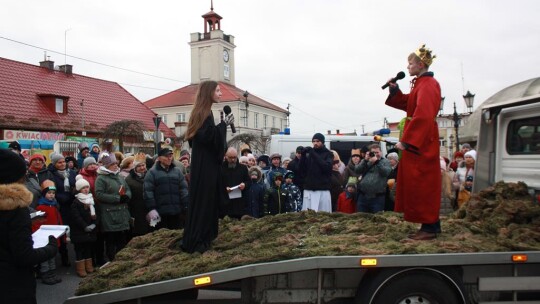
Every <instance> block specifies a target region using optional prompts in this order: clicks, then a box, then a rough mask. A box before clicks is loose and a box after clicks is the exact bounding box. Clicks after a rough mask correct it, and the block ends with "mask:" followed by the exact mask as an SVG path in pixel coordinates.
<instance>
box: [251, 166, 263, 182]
mask: <svg viewBox="0 0 540 304" xmlns="http://www.w3.org/2000/svg"><path fill="white" fill-rule="evenodd" d="M253 171H255V172H257V182H260V181H261V180H262V171H261V168H259V167H258V166H253V167H250V168H249V169H248V173H249V176H250V177H249V178H251V173H252V172H253Z"/></svg>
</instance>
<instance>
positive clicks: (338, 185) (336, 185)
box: [330, 170, 343, 212]
mask: <svg viewBox="0 0 540 304" xmlns="http://www.w3.org/2000/svg"><path fill="white" fill-rule="evenodd" d="M330 182H331V188H330V199H331V201H332V212H335V211H336V208H337V200H338V197H339V195H340V194H341V192H343V177H342V176H341V173H339V171H334V170H332V176H331V177H330Z"/></svg>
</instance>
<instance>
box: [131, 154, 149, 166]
mask: <svg viewBox="0 0 540 304" xmlns="http://www.w3.org/2000/svg"><path fill="white" fill-rule="evenodd" d="M140 164H146V154H144V153H143V152H139V153H137V154H135V160H134V161H133V168H137V166H138V165H140Z"/></svg>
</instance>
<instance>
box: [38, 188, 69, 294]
mask: <svg viewBox="0 0 540 304" xmlns="http://www.w3.org/2000/svg"><path fill="white" fill-rule="evenodd" d="M41 194H42V196H41V198H40V199H39V200H38V205H37V207H36V210H39V211H44V212H45V213H46V218H45V220H44V221H42V222H40V223H39V224H38V225H39V226H38V227H35V228H37V229H39V227H41V225H63V222H62V217H61V216H60V211H59V210H58V208H59V205H58V202H57V201H56V198H55V195H56V187H55V186H54V182H53V181H51V180H48V179H47V180H44V181H43V183H41ZM37 229H36V230H37ZM55 270H56V259H55V258H52V259H50V260H47V261H45V262H43V263H41V264H40V273H41V282H43V284H47V285H54V284H57V283H60V282H62V279H60V278H59V277H57V276H56V271H55Z"/></svg>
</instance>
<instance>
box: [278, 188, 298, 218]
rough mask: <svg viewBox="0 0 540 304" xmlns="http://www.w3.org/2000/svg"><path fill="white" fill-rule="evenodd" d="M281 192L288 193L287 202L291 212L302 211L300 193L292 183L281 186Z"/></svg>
mask: <svg viewBox="0 0 540 304" xmlns="http://www.w3.org/2000/svg"><path fill="white" fill-rule="evenodd" d="M281 187H282V188H283V190H285V191H287V192H288V193H289V202H290V203H291V207H292V211H297V212H300V211H301V210H302V191H300V188H298V186H297V185H295V184H294V183H292V184H287V183H285V184H283V185H282V186H281Z"/></svg>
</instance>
